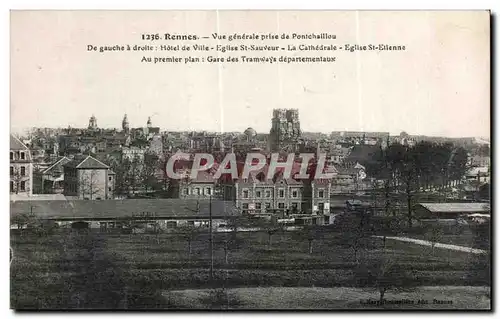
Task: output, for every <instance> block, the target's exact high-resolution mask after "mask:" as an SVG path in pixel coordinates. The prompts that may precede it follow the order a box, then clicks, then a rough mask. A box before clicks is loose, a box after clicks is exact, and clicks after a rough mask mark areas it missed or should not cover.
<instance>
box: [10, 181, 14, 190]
mask: <svg viewBox="0 0 500 319" xmlns="http://www.w3.org/2000/svg"><path fill="white" fill-rule="evenodd" d="M10 191H11V192H14V182H13V181H10Z"/></svg>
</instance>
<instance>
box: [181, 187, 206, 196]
mask: <svg viewBox="0 0 500 319" xmlns="http://www.w3.org/2000/svg"><path fill="white" fill-rule="evenodd" d="M192 194H193V195H202V194H204V195H212V188H211V187H207V188H204V189H202V188H200V187H196V188H195V189H193V193H192ZM184 195H189V188H187V187H186V188H184Z"/></svg>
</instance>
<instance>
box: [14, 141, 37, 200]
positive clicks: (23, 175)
mask: <svg viewBox="0 0 500 319" xmlns="http://www.w3.org/2000/svg"><path fill="white" fill-rule="evenodd" d="M10 194H16V195H21V196H31V195H32V194H33V159H32V157H31V152H30V150H29V149H28V147H27V146H26V145H24V144H23V143H22V142H21V141H20V140H19V139H18V138H17V137H15V136H13V135H12V134H11V135H10Z"/></svg>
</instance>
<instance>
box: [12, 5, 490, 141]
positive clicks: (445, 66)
mask: <svg viewBox="0 0 500 319" xmlns="http://www.w3.org/2000/svg"><path fill="white" fill-rule="evenodd" d="M166 32H169V33H175V34H182V33H189V34H197V35H199V36H210V35H211V34H212V33H215V32H218V33H221V34H224V33H225V34H234V33H243V32H245V33H253V32H256V33H268V32H271V33H283V32H285V33H293V32H296V33H301V34H308V33H311V32H315V33H322V32H327V33H330V34H335V35H336V36H337V39H336V40H324V41H318V40H316V41H315V40H309V41H292V40H283V41H261V42H253V43H255V44H268V45H281V46H286V45H288V44H296V45H298V44H301V43H303V44H336V45H342V46H343V45H345V44H356V43H358V44H370V43H371V44H377V45H378V44H381V43H386V44H390V45H405V47H406V51H400V52H380V53H378V52H374V51H372V52H354V53H350V52H344V51H341V52H334V53H331V52H321V53H319V55H323V56H336V58H337V61H336V62H334V63H324V64H299V65H292V64H288V65H286V64H276V63H274V64H243V63H232V64H227V63H225V64H220V63H213V64H201V63H200V64H184V63H180V64H168V63H162V64H150V63H141V57H142V56H151V57H155V56H161V57H167V56H171V55H172V54H170V53H168V52H160V51H157V52H148V53H140V52H107V53H102V54H101V53H96V52H87V45H89V44H92V45H95V46H98V47H99V46H102V45H107V46H113V45H116V44H118V45H125V44H130V45H135V44H139V45H144V44H151V42H147V41H143V40H141V34H143V33H159V34H163V33H166ZM187 43H188V42H183V41H177V42H173V41H170V42H168V41H162V42H156V43H153V44H157V45H159V44H173V45H176V44H181V45H182V44H187ZM198 43H200V44H207V45H209V46H214V45H216V44H218V43H219V44H227V43H228V42H224V41H220V42H217V41H216V40H212V39H205V40H200V41H198ZM231 44H234V45H240V44H251V42H248V41H247V42H243V41H234V42H231ZM177 54H178V53H177ZM181 54H182V53H181ZM285 54H288V55H293V54H294V53H293V52H290V53H285V52H283V51H282V52H278V53H268V52H264V53H255V52H254V53H248V52H247V53H243V52H236V53H234V52H233V53H231V55H233V56H241V55H246V56H252V55H262V56H271V55H275V56H279V55H285ZM299 55H301V56H314V55H318V53H315V52H311V51H309V52H306V51H302V52H299ZM200 56H201V55H200ZM205 56H207V55H206V54H205ZM212 56H216V53H212ZM220 56H222V57H227V56H228V53H224V54H222V53H220ZM489 68H490V57H489V15H488V12H432V13H429V12H423V11H414V12H354V11H350V12H319V11H318V12H315V11H309V12H293V11H282V12H276V11H253V12H251V11H238V12H227V11H226V12H219V13H217V12H215V11H187V12H168V11H156V12H145V11H141V12H132V11H120V12H112V11H106V12H104V11H103V12H98V11H87V12H83V11H80V12H77V11H74V12H63V11H50V12H47V11H34V12H28V11H15V12H12V13H11V105H10V106H11V127H12V129H13V130H19V129H20V128H26V127H30V126H37V127H67V126H68V125H71V126H73V127H86V126H87V124H88V119H89V117H90V116H91V115H92V114H95V116H96V117H97V121H98V125H99V126H100V127H120V126H121V121H122V118H123V115H124V114H125V113H127V114H128V118H129V121H130V123H131V126H132V127H142V126H145V124H146V121H147V117H148V116H152V121H153V125H155V126H160V127H161V129H162V130H208V131H244V130H245V129H246V128H247V127H253V128H254V129H255V130H257V132H260V133H267V132H269V129H270V126H271V116H272V110H273V108H297V109H299V114H300V121H301V126H302V129H303V130H305V131H314V132H331V131H339V130H366V131H388V132H390V133H391V134H398V133H399V132H401V131H403V130H404V131H406V132H408V133H410V134H425V135H438V136H455V137H459V136H485V137H489V131H490V126H489V122H490V82H489V81H490V78H489V76H490V71H489Z"/></svg>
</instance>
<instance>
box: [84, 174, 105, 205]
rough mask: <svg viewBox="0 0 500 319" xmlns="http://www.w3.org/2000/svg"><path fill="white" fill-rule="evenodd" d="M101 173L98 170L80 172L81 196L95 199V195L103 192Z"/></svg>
mask: <svg viewBox="0 0 500 319" xmlns="http://www.w3.org/2000/svg"><path fill="white" fill-rule="evenodd" d="M98 175H99V173H98V172H97V171H96V170H93V169H92V170H82V171H81V172H80V196H81V197H83V198H85V199H87V196H88V199H90V200H92V199H94V197H95V195H98V194H99V193H100V192H102V191H103V190H102V188H101V187H100V184H99V179H98V178H99V176H98Z"/></svg>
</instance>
